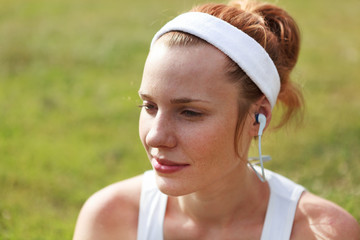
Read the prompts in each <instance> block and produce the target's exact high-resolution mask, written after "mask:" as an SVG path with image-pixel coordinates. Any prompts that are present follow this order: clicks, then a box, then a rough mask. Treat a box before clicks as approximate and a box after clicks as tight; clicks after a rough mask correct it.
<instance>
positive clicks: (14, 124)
mask: <svg viewBox="0 0 360 240" xmlns="http://www.w3.org/2000/svg"><path fill="white" fill-rule="evenodd" d="M202 2H207V1H195V0H173V1H167V0H156V1H145V0H140V1H127V0H120V1H115V0H103V1H95V0H52V1H46V0H26V1H24V0H0V239H4V240H5V239H71V238H72V234H73V230H74V225H75V222H76V218H77V215H78V213H79V211H80V208H81V206H82V204H83V203H84V201H85V200H86V199H87V198H88V197H89V196H90V195H91V194H93V193H94V192H95V191H97V190H99V189H100V188H102V187H104V186H106V185H109V184H111V183H113V182H116V181H119V180H122V179H124V178H128V177H131V176H134V175H137V174H141V173H142V172H143V171H145V170H146V169H149V168H150V164H149V163H148V161H147V158H146V155H145V153H144V151H143V149H142V146H141V143H140V141H139V139H138V129H137V128H138V115H139V109H138V108H137V105H138V104H139V103H140V102H139V100H138V96H137V90H138V87H139V84H140V81H141V76H142V69H143V64H144V61H145V58H146V55H147V52H148V49H149V44H150V40H151V38H152V36H153V34H154V33H155V32H156V31H157V30H158V29H159V28H160V27H161V26H162V25H163V24H164V23H165V22H166V21H167V20H169V19H171V18H172V17H174V16H176V15H177V14H179V13H181V12H183V11H186V10H188V9H190V8H191V7H192V6H193V5H195V4H197V3H202ZM215 2H220V1H215ZM276 4H278V5H280V6H282V7H284V8H285V9H287V10H288V11H289V12H290V14H291V15H292V16H293V17H294V18H295V19H296V20H297V22H298V24H299V26H300V29H301V32H302V51H301V55H300V59H299V63H298V66H297V67H296V69H295V71H294V72H293V75H292V77H293V79H294V81H296V82H298V83H299V84H300V85H301V86H302V87H303V91H304V94H305V99H306V103H307V104H306V112H305V120H304V123H303V124H302V125H301V126H296V125H293V126H290V127H287V128H284V129H281V130H277V131H272V132H270V133H268V134H266V135H265V137H264V140H263V152H264V153H265V154H270V155H272V158H273V160H272V161H271V162H269V163H266V167H267V168H269V169H272V170H274V171H277V172H279V173H281V174H283V175H285V176H287V177H289V178H291V179H293V180H295V181H297V182H299V183H300V184H303V185H304V186H305V187H306V188H307V189H308V190H310V191H312V192H314V193H316V194H318V195H320V196H322V197H325V198H328V199H330V200H332V201H334V202H336V203H337V204H339V205H341V206H342V207H343V208H345V209H346V210H347V211H349V212H350V213H351V214H353V215H354V216H355V217H356V218H357V220H358V221H359V220H360V209H359V206H360V186H359V182H360V174H359V172H360V161H359V156H360V95H359V90H360V79H359V76H360V70H359V69H360V68H359V63H360V56H359V54H360V52H359V51H360V34H359V26H360V19H359V17H358V12H359V11H360V1H358V0H347V1H336V0H326V1H325V0H278V1H276ZM276 114H279V111H278V112H275V115H276ZM275 120H276V119H275ZM252 154H253V155H257V151H256V147H255V144H254V148H253V149H252Z"/></svg>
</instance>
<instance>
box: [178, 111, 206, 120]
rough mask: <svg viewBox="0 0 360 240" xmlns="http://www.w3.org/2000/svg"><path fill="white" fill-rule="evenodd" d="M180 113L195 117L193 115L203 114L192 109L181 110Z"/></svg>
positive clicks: (199, 115)
mask: <svg viewBox="0 0 360 240" xmlns="http://www.w3.org/2000/svg"><path fill="white" fill-rule="evenodd" d="M181 114H182V115H184V116H185V117H189V118H195V117H201V116H203V114H202V113H200V112H196V111H193V110H183V111H182V112H181Z"/></svg>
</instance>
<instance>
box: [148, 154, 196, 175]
mask: <svg viewBox="0 0 360 240" xmlns="http://www.w3.org/2000/svg"><path fill="white" fill-rule="evenodd" d="M151 165H152V166H153V168H154V169H155V171H157V172H159V173H164V174H170V173H175V172H178V171H180V170H182V169H184V168H186V167H187V166H189V164H184V163H176V162H173V161H169V160H167V159H163V158H156V157H153V158H151Z"/></svg>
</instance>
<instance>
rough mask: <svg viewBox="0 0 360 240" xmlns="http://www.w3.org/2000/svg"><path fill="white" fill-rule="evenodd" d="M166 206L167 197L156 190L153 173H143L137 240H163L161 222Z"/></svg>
mask: <svg viewBox="0 0 360 240" xmlns="http://www.w3.org/2000/svg"><path fill="white" fill-rule="evenodd" d="M166 204H167V195H165V194H163V193H162V192H160V190H159V189H158V188H157V186H156V182H155V176H154V172H153V171H147V172H145V173H144V176H143V183H142V188H141V197H140V210H139V222H138V229H137V239H138V240H145V239H149V240H150V239H152V240H161V239H163V222H164V215H165V210H166Z"/></svg>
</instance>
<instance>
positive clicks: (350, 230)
mask: <svg viewBox="0 0 360 240" xmlns="http://www.w3.org/2000/svg"><path fill="white" fill-rule="evenodd" d="M292 239H333V240H342V239H349V240H359V239H360V226H359V224H358V222H357V221H356V220H355V218H354V217H352V216H351V215H350V214H349V213H348V212H346V211H345V210H344V209H342V208H341V207H340V206H338V205H336V204H335V203H332V202H330V201H328V200H326V199H323V198H321V197H318V196H316V195H314V194H311V193H309V192H305V193H304V194H303V196H302V197H301V198H300V201H299V205H298V209H297V211H296V215H295V220H294V227H293V233H292Z"/></svg>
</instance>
